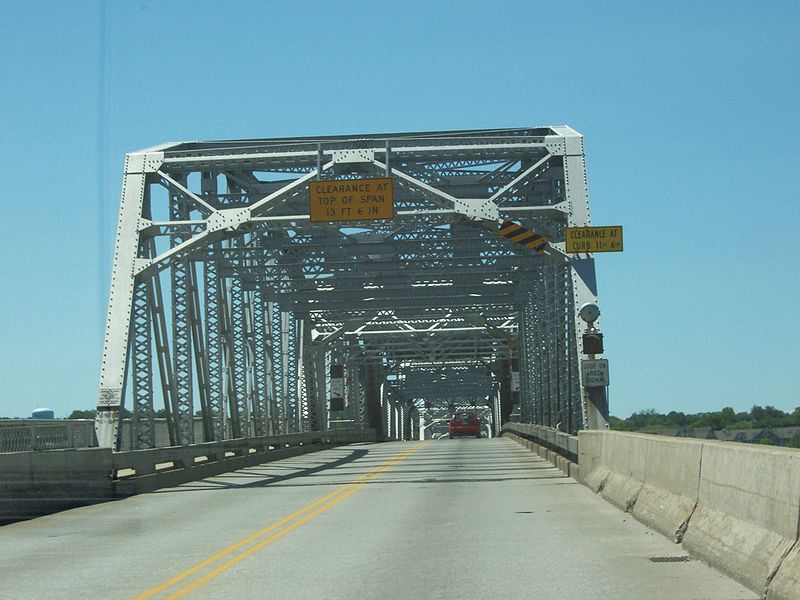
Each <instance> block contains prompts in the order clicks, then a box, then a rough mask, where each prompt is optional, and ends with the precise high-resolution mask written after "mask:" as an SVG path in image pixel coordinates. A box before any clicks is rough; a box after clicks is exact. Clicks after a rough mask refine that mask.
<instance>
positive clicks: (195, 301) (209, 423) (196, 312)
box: [188, 262, 215, 442]
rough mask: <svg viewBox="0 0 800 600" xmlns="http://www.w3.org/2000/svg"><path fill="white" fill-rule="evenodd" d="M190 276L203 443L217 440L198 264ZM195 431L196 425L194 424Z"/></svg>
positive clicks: (191, 316) (190, 297)
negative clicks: (211, 404) (211, 400)
mask: <svg viewBox="0 0 800 600" xmlns="http://www.w3.org/2000/svg"><path fill="white" fill-rule="evenodd" d="M188 269H189V270H188V274H189V321H190V323H191V329H192V347H193V348H194V364H195V368H196V373H197V394H198V397H199V400H200V409H201V415H202V419H203V441H204V442H212V441H214V439H215V431H214V420H213V418H212V416H211V411H210V409H209V395H210V394H209V384H208V379H209V378H208V355H207V354H206V348H205V335H204V334H203V321H202V314H201V308H200V289H199V285H198V279H197V264H196V263H195V262H191V263H189V264H188ZM192 428H193V429H194V423H193V424H192Z"/></svg>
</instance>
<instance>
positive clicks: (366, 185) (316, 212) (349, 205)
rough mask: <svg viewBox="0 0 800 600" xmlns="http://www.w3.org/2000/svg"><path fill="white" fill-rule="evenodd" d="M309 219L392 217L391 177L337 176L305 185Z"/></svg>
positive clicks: (357, 219)
mask: <svg viewBox="0 0 800 600" xmlns="http://www.w3.org/2000/svg"><path fill="white" fill-rule="evenodd" d="M308 214H309V215H310V216H311V221H312V222H321V221H368V220H375V219H393V218H394V189H393V188H392V179H391V178H389V177H387V178H381V179H340V180H336V181H312V182H311V183H309V184H308Z"/></svg>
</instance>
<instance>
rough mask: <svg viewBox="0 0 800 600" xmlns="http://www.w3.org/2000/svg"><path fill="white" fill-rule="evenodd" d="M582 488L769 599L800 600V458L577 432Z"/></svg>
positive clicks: (731, 446) (759, 449)
mask: <svg viewBox="0 0 800 600" xmlns="http://www.w3.org/2000/svg"><path fill="white" fill-rule="evenodd" d="M579 449H580V451H579V465H580V477H579V481H581V482H582V483H584V484H585V485H586V486H587V487H589V488H590V489H592V490H593V491H595V492H597V493H599V494H600V495H602V496H603V497H604V498H605V499H606V500H608V501H609V502H611V503H612V504H614V505H615V506H617V507H619V508H621V509H623V510H627V511H629V512H630V513H631V514H632V515H633V516H634V517H635V518H637V519H638V520H640V521H642V522H643V523H645V524H647V525H648V526H650V527H652V528H653V529H656V530H657V531H659V532H661V533H663V534H664V535H666V536H668V537H669V538H670V539H672V540H673V541H675V542H681V543H682V544H683V546H684V548H685V549H686V550H687V551H689V553H690V554H692V555H694V556H696V557H698V558H700V559H701V560H703V561H705V562H707V563H709V564H711V565H712V566H714V567H716V568H718V569H720V570H721V571H723V572H725V573H726V574H728V575H729V576H731V577H732V578H734V579H736V580H737V581H739V582H740V583H743V584H744V585H746V586H748V587H750V588H751V589H753V590H754V591H757V592H759V593H762V594H765V595H766V596H767V598H769V599H770V600H788V599H795V600H796V599H797V598H800V542H798V531H799V530H800V451H797V450H792V449H783V448H774V447H764V446H750V445H743V444H737V443H732V442H716V441H706V440H687V439H675V438H661V437H657V436H652V435H647V434H631V433H622V432H611V431H585V432H583V431H582V432H580V434H579Z"/></svg>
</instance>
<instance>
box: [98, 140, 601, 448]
mask: <svg viewBox="0 0 800 600" xmlns="http://www.w3.org/2000/svg"><path fill="white" fill-rule="evenodd" d="M376 177H382V178H391V180H392V183H393V187H394V214H395V216H394V218H392V219H383V220H365V221H347V222H312V221H311V219H310V216H309V192H308V189H309V184H310V183H311V182H314V181H317V180H325V181H336V180H351V179H363V178H376ZM508 221H511V222H514V223H516V224H518V225H521V226H522V227H524V228H525V229H527V230H530V231H531V232H535V233H536V234H538V235H540V236H544V237H546V238H547V240H548V244H547V245H546V246H545V247H544V249H543V251H541V252H537V251H535V250H533V249H531V248H529V247H526V246H525V245H523V244H520V243H516V242H515V241H514V240H513V239H507V238H506V237H503V236H502V235H500V234H499V229H500V226H501V224H502V223H504V222H508ZM589 224H590V215H589V203H588V194H587V182H586V168H585V160H584V149H583V138H582V136H581V135H580V134H578V133H577V132H576V131H574V130H572V129H570V128H569V127H565V126H563V127H536V128H522V129H496V130H478V131H444V132H427V133H400V134H385V135H383V134H381V135H353V136H334V137H308V138H284V139H261V140H233V141H211V142H184V143H169V144H163V145H161V146H157V147H154V148H150V149H147V150H143V151H140V152H134V153H131V154H128V155H127V157H126V160H125V174H124V179H123V186H122V199H121V206H120V213H119V225H118V228H117V237H116V247H115V250H114V260H113V273H112V280H111V288H110V300H109V308H108V318H107V324H106V329H105V341H104V347H103V356H102V365H101V373H100V386H99V394H98V402H97V409H98V412H97V418H96V431H97V436H98V440H99V443H100V445H101V446H104V447H112V448H113V447H115V446H116V445H117V444H118V443H119V441H118V440H119V435H118V432H119V423H120V414H121V408H122V407H123V406H124V405H127V406H129V407H131V410H132V419H133V431H134V447H135V448H150V447H153V446H154V444H155V441H154V440H155V433H154V417H155V414H156V410H158V409H160V408H161V407H163V409H164V410H165V412H166V416H167V423H168V429H169V436H170V441H171V444H172V445H187V444H192V443H196V442H202V441H214V440H222V439H226V438H239V437H250V436H260V435H277V434H284V433H292V432H303V431H314V430H321V429H326V428H330V427H335V426H336V425H337V424H342V423H343V424H346V425H347V426H349V427H352V426H354V425H355V426H358V425H363V426H365V427H371V428H376V429H377V430H379V431H382V432H383V433H384V436H385V437H386V438H391V439H404V438H408V437H411V436H416V435H417V434H418V432H419V431H420V430H424V428H425V426H426V424H428V423H431V422H433V421H434V420H435V419H438V418H441V417H442V415H443V414H446V413H448V412H450V411H452V410H455V409H457V408H463V407H474V408H477V409H478V410H479V411H482V412H483V413H485V414H486V415H487V417H490V419H491V422H492V423H493V424H494V426H495V430H496V428H497V425H498V423H500V422H504V421H507V420H508V419H509V416H510V415H511V414H512V413H515V414H516V413H518V414H519V415H520V419H521V420H522V421H524V422H530V423H536V424H541V425H546V426H549V427H554V428H559V429H561V430H563V431H567V432H570V433H574V432H576V431H577V430H579V429H584V428H594V427H600V426H603V425H604V424H605V421H604V419H605V414H606V409H605V406H604V401H605V398H604V395H603V390H602V389H599V390H598V389H596V388H594V389H589V388H584V386H583V385H582V382H581V373H580V369H579V360H580V351H581V349H580V340H581V337H582V335H583V333H584V332H585V328H586V324H585V323H584V322H583V321H582V320H580V319H579V318H578V314H577V313H578V308H579V307H580V306H581V305H582V304H583V303H586V302H595V301H596V283H595V273H594V263H593V259H592V257H591V256H590V255H567V254H565V252H564V230H565V227H567V226H585V225H589ZM598 394H599V395H598ZM339 397H341V400H339ZM332 398H333V401H331V399H332ZM196 415H199V416H201V417H202V439H198V438H199V437H200V434H198V433H196V432H195V427H194V419H195V416H196Z"/></svg>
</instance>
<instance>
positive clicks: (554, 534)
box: [0, 439, 759, 600]
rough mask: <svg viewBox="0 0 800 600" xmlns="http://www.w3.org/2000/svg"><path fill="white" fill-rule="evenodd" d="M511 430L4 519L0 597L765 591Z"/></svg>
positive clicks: (284, 463)
mask: <svg viewBox="0 0 800 600" xmlns="http://www.w3.org/2000/svg"><path fill="white" fill-rule="evenodd" d="M685 555H686V553H685V552H684V551H683V550H682V548H681V547H680V546H679V545H676V544H673V543H672V542H670V541H668V540H667V539H666V538H664V537H662V536H661V535H659V534H657V533H655V532H652V531H650V530H649V529H647V528H646V527H644V526H643V525H641V524H640V523H638V522H636V521H635V520H634V519H633V518H632V517H630V515H627V514H625V513H623V512H620V511H618V510H617V509H615V508H614V507H612V506H610V505H609V504H607V503H606V502H605V501H604V500H602V499H601V498H600V497H598V496H596V495H594V494H593V493H592V492H590V491H589V490H588V489H587V488H585V487H583V486H582V485H580V484H578V483H576V482H575V481H574V480H572V479H570V478H567V477H564V476H563V475H562V474H561V472H560V471H558V470H557V469H555V468H554V467H552V466H550V464H549V463H547V462H545V461H543V460H542V459H540V458H539V457H538V456H536V455H534V454H532V453H530V452H528V451H527V450H525V449H524V448H522V447H521V446H519V445H518V444H516V443H514V442H512V441H510V440H504V439H456V440H449V439H444V440H439V441H428V442H393V443H385V444H353V445H349V446H342V447H339V448H336V449H333V450H326V451H323V452H318V453H314V454H307V455H304V456H299V457H295V458H291V459H286V460H281V461H276V462H273V463H268V464H265V465H261V466H258V467H251V468H247V469H243V470H241V471H236V472H232V473H228V474H226V475H222V476H219V477H213V478H210V479H206V480H203V481H199V482H195V483H190V484H186V485H183V486H179V487H175V488H170V489H164V490H159V491H157V492H153V493H149V494H142V495H139V496H135V497H132V498H128V499H126V500H121V501H117V502H109V503H106V504H102V505H96V506H90V507H84V508H79V509H74V510H70V511H65V512H62V513H59V514H56V515H50V516H47V517H42V518H39V519H35V520H32V521H28V522H24V523H17V524H14V525H8V526H5V527H0V598H3V599H5V598H15V599H16V598H23V599H28V598H31V599H39V598H75V599H81V600H90V599H103V600H105V599H107V598H141V599H144V598H183V597H186V598H215V599H225V600H232V599H235V600H246V599H259V600H260V599H265V598H280V599H306V598H307V599H312V598H313V599H314V600H320V599H322V600H334V599H347V600H351V599H354V598H391V599H398V600H399V599H406V598H409V599H410V598H413V599H417V598H424V599H431V598H448V599H453V598H502V599H504V600H507V599H515V598H536V599H545V600H546V599H554V600H560V599H572V598H576V599H583V598H589V599H592V600H596V599H604V598H609V599H614V600H625V599H631V600H633V599H635V600H641V599H651V598H652V599H662V598H663V599H669V600H683V599H690V598H691V599H698V600H699V599H702V600H714V599H720V600H723V599H724V600H737V599H745V598H758V597H759V596H758V595H756V594H754V593H753V592H750V591H748V590H747V589H745V588H743V587H741V586H740V585H738V584H737V583H735V582H733V581H731V580H730V579H728V578H726V577H724V576H723V575H721V574H720V573H718V572H717V571H714V570H713V569H711V568H709V567H708V566H706V565H704V564H703V563H701V562H699V561H695V560H689V561H686V562H654V561H652V560H651V559H652V558H656V557H682V556H685Z"/></svg>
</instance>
